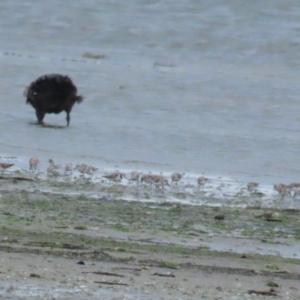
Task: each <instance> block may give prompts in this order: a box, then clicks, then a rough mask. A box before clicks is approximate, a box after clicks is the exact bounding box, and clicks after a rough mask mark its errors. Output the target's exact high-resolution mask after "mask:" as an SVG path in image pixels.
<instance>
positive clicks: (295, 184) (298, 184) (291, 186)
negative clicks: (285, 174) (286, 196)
mask: <svg viewBox="0 0 300 300" xmlns="http://www.w3.org/2000/svg"><path fill="white" fill-rule="evenodd" d="M287 187H288V189H289V193H290V195H291V196H292V192H294V196H296V195H295V193H296V192H298V190H299V188H300V182H292V183H290V184H288V185H287Z"/></svg>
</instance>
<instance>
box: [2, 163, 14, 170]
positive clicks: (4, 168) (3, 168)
mask: <svg viewBox="0 0 300 300" xmlns="http://www.w3.org/2000/svg"><path fill="white" fill-rule="evenodd" d="M13 165H14V164H9V163H0V168H1V169H2V172H4V170H6V169H8V168H10V167H12V166H13Z"/></svg>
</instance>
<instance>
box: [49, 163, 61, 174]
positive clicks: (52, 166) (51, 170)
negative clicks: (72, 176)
mask: <svg viewBox="0 0 300 300" xmlns="http://www.w3.org/2000/svg"><path fill="white" fill-rule="evenodd" d="M56 169H57V168H55V166H54V165H51V164H50V165H49V166H48V168H47V175H48V176H49V175H50V176H54V177H57V176H59V175H60V173H59V172H58V171H56Z"/></svg>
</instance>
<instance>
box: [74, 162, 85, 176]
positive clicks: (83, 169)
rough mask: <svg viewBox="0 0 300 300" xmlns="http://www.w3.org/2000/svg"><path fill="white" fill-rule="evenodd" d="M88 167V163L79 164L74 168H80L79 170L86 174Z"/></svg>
mask: <svg viewBox="0 0 300 300" xmlns="http://www.w3.org/2000/svg"><path fill="white" fill-rule="evenodd" d="M86 168H87V165H86V164H77V165H76V167H75V169H74V170H78V172H79V173H81V175H83V176H84V174H85V173H86Z"/></svg>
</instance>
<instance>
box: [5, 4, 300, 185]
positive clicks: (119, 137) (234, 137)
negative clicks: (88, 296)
mask: <svg viewBox="0 0 300 300" xmlns="http://www.w3.org/2000/svg"><path fill="white" fill-rule="evenodd" d="M0 7H1V9H0V25H1V26H0V41H1V48H0V66H1V71H2V74H3V76H2V79H1V82H0V88H1V91H2V97H1V100H0V101H1V111H0V132H1V141H0V153H1V154H2V160H5V161H7V160H11V161H14V162H15V168H27V164H28V159H29V157H31V156H34V155H37V156H38V157H39V158H40V160H41V169H42V170H45V169H46V167H47V160H48V159H49V158H50V157H51V158H53V159H54V160H55V161H57V162H58V163H62V164H63V163H65V162H73V163H77V162H85V163H89V164H94V165H96V166H97V167H99V169H100V171H101V172H102V171H105V170H106V169H107V168H111V169H114V168H119V169H143V170H145V169H147V170H152V171H153V170H154V171H163V172H167V171H182V172H192V173H199V174H202V173H205V174H207V175H208V176H218V175H220V174H221V175H226V176H230V177H232V178H235V179H243V180H255V181H260V182H261V183H262V184H266V185H268V184H271V183H273V182H278V181H284V182H289V181H297V179H298V174H299V172H298V170H299V167H298V166H299V165H300V157H299V155H298V149H299V146H300V135H299V129H298V128H299V125H300V118H299V117H298V110H297V108H298V95H299V92H300V85H299V84H298V82H299V79H300V75H299V73H298V65H299V58H300V51H299V48H300V44H299V43H300V35H299V32H300V25H299V15H300V3H298V2H297V1H289V2H287V3H282V1H274V0H272V1H271V0H270V1H264V2H263V3H262V2H259V1H252V2H251V3H250V2H249V3H243V5H242V4H240V3H239V2H238V1H229V2H228V3H227V4H224V3H223V1H215V2H214V4H213V5H212V4H209V3H207V2H206V1H187V0H184V1H183V0H181V1H179V2H177V3H176V4H174V2H171V1H154V2H153V1H146V0H144V1H137V0H132V1H130V2H126V3H125V2H124V3H119V2H118V1H110V2H109V3H107V2H105V1H92V0H88V1H85V2H84V4H83V3H82V2H81V1H78V0H77V1H73V2H72V3H63V4H62V3H61V2H59V1H51V2H49V3H48V2H47V3H46V2H39V3H36V2H35V1H23V2H22V3H20V2H19V1H2V2H1V5H0ZM87 52H89V53H92V54H104V55H105V56H104V58H102V59H93V58H88V57H85V56H86V55H84V54H85V53H87ZM52 72H59V73H64V74H69V75H70V76H71V77H72V78H73V80H74V82H75V84H76V85H77V86H78V89H79V92H80V93H81V94H83V95H84V96H85V101H84V102H83V103H82V104H80V105H78V106H77V105H75V107H74V110H73V112H72V114H71V126H70V127H69V128H65V129H53V128H41V127H39V126H34V125H30V124H29V123H30V122H33V121H35V114H34V111H33V109H32V107H30V106H26V105H25V99H24V98H23V96H22V93H23V90H24V88H25V86H26V85H28V84H29V83H30V82H31V81H32V80H34V79H36V78H37V77H38V76H40V75H42V74H44V73H52ZM45 121H46V123H50V124H57V125H64V124H65V122H66V121H65V115H64V114H63V113H62V114H60V115H57V116H54V115H47V116H46V118H45ZM8 157H11V158H8Z"/></svg>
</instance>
